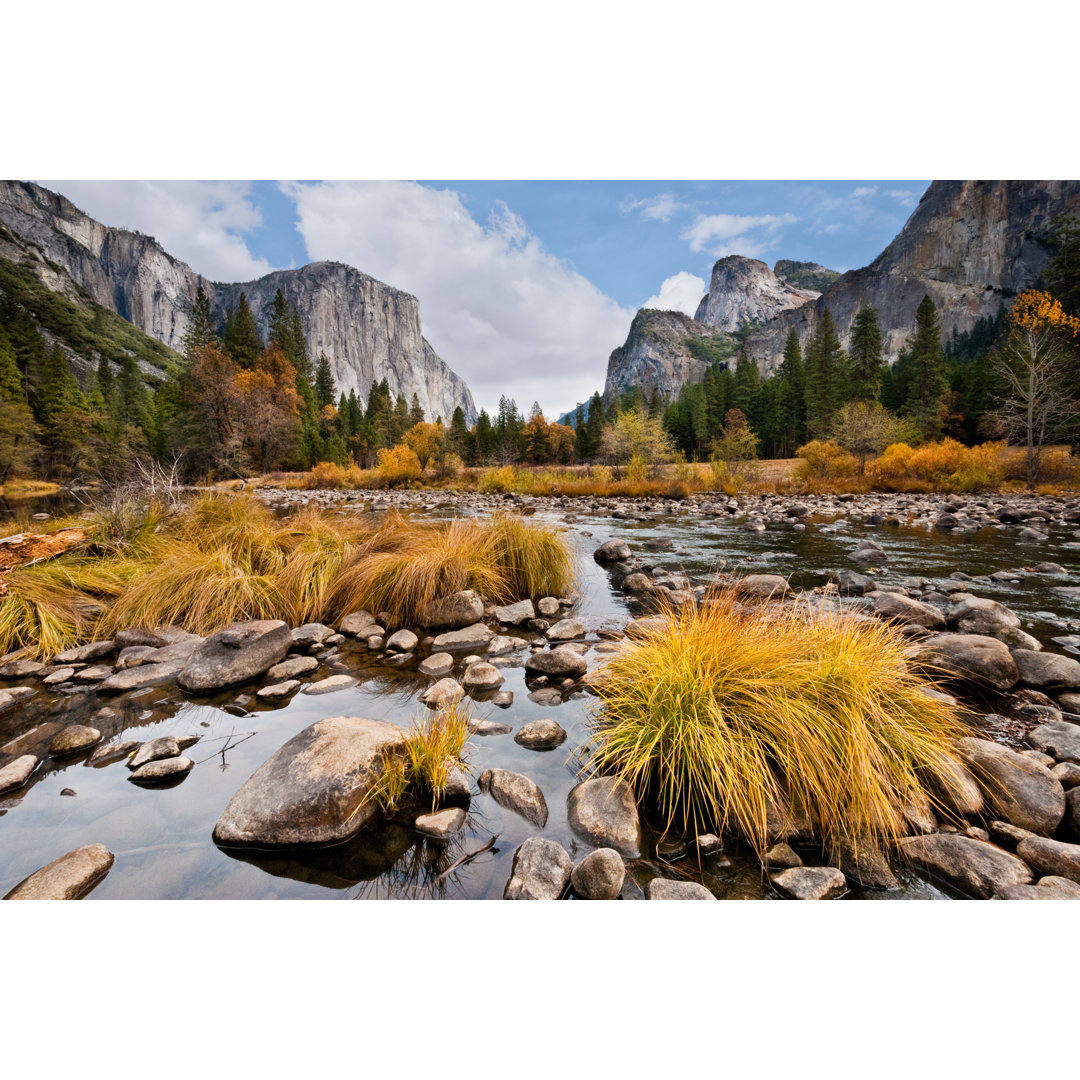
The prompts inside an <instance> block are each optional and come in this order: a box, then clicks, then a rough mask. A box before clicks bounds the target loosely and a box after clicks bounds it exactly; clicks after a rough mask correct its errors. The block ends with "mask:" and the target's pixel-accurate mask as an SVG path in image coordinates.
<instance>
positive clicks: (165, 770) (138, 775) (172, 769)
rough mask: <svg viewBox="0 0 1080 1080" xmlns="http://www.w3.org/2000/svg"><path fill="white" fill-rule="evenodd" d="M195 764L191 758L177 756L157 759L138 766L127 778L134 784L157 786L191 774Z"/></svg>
mask: <svg viewBox="0 0 1080 1080" xmlns="http://www.w3.org/2000/svg"><path fill="white" fill-rule="evenodd" d="M194 765H195V762H194V761H192V760H191V758H188V757H183V756H182V755H181V756H178V757H170V758H159V759H158V760H157V761H148V762H147V763H146V764H145V765H140V766H139V767H138V768H137V769H136V770H135V771H134V772H132V773H131V775H130V776H128V779H129V780H131V781H132V782H133V783H136V784H158V783H161V782H162V781H163V780H173V779H175V778H176V777H178V776H183V775H184V774H185V773H189V772H191V770H192V768H193V767H194Z"/></svg>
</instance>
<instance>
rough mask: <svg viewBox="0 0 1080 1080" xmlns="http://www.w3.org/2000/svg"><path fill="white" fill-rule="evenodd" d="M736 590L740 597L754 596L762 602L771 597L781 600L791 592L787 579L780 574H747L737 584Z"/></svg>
mask: <svg viewBox="0 0 1080 1080" xmlns="http://www.w3.org/2000/svg"><path fill="white" fill-rule="evenodd" d="M734 588H735V593H736V595H738V596H753V597H758V598H760V599H762V600H767V599H769V598H770V597H775V598H776V599H780V598H781V597H783V596H786V595H787V594H788V593H789V592H790V591H791V587H790V586H789V585H788V583H787V579H786V578H782V577H781V576H780V575H779V574H747V576H746V577H744V578H740V579H739V580H738V581H736V582H735V586H734Z"/></svg>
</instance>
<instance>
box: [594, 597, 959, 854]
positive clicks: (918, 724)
mask: <svg viewBox="0 0 1080 1080" xmlns="http://www.w3.org/2000/svg"><path fill="white" fill-rule="evenodd" d="M602 670H603V676H602V678H600V679H598V680H596V682H595V684H594V685H595V688H596V690H597V693H598V694H599V697H600V700H601V703H602V705H601V708H600V710H599V711H598V713H597V715H596V717H595V719H594V731H593V734H592V736H591V738H590V739H589V740H588V742H587V743H586V745H585V747H583V748H582V749H583V752H584V753H585V754H586V756H587V760H588V763H589V764H590V765H591V766H592V767H594V768H596V769H597V770H599V771H600V772H602V773H614V774H617V775H619V776H621V777H623V778H624V779H625V780H626V781H627V782H628V783H629V784H630V785H631V786H632V787H633V788H634V790H635V791H636V792H637V794H638V795H639V797H641V798H643V799H647V800H650V801H652V802H654V803H655V804H656V806H657V807H658V809H659V811H660V812H661V814H662V815H663V816H664V818H665V819H666V821H667V823H668V825H669V826H674V827H677V828H679V829H685V830H695V831H704V830H707V829H716V830H724V831H727V830H730V831H732V832H735V833H737V834H739V835H740V836H741V837H742V838H743V839H744V840H746V841H747V842H749V843H750V844H751V845H752V846H753V847H754V848H755V850H757V851H758V852H759V853H761V852H763V851H764V850H765V848H766V846H767V844H768V840H769V824H768V823H769V819H770V815H774V814H775V813H776V812H777V811H779V812H780V813H781V814H784V813H786V814H789V815H792V816H794V817H795V818H799V819H806V820H808V821H809V822H810V823H811V824H812V825H813V826H814V829H815V832H816V834H817V835H818V836H820V837H821V838H822V839H823V840H829V839H838V838H846V839H849V840H852V841H853V842H855V843H858V841H859V839H860V838H863V837H866V836H868V835H869V836H873V837H875V838H877V839H879V840H883V841H886V842H888V841H892V840H894V839H896V838H898V837H900V836H902V835H904V834H905V833H906V832H907V831H908V828H907V824H906V821H905V817H904V807H905V804H907V803H908V801H909V799H910V798H911V797H912V796H915V795H917V794H922V795H926V796H927V797H930V796H929V793H928V792H926V790H925V788H924V786H923V780H922V778H923V777H924V776H925V775H926V774H927V773H930V774H936V773H940V772H941V771H943V770H944V769H946V768H947V767H948V765H949V764H950V763H951V762H953V761H954V760H956V759H955V755H954V751H953V748H952V744H953V740H954V739H956V738H958V737H960V736H962V735H964V734H966V733H967V732H966V729H965V727H964V725H963V724H962V723H961V722H960V720H959V719H958V718H957V716H956V715H955V712H954V711H953V709H952V708H951V707H950V706H948V705H947V704H946V703H945V702H943V701H941V700H938V699H937V698H934V697H931V696H929V695H928V694H926V693H925V690H926V689H927V688H928V687H930V686H932V684H931V683H929V682H927V681H926V680H925V678H924V677H922V676H920V675H919V674H918V673H916V672H915V671H914V670H913V669H912V668H910V667H909V665H908V661H907V657H906V655H905V641H904V639H903V638H902V637H901V636H899V635H898V634H897V633H896V632H895V631H894V630H892V629H890V628H889V627H887V626H885V625H884V624H881V623H878V622H877V621H874V620H860V619H857V618H854V617H852V616H851V615H850V614H848V613H845V612H843V611H841V610H839V609H835V610H832V611H830V610H825V611H821V610H816V609H811V608H809V606H807V605H800V604H794V605H792V604H787V605H769V604H741V603H739V601H737V600H736V598H735V596H734V594H733V593H732V592H731V591H725V592H723V593H721V594H719V595H718V596H717V597H716V598H715V599H714V600H713V601H712V602H706V603H704V604H701V605H696V604H688V605H686V606H685V607H683V608H682V609H681V610H678V611H676V610H668V611H667V612H666V613H665V614H664V615H663V618H662V619H661V620H660V622H659V623H658V624H656V625H655V626H653V627H652V628H650V629H648V630H646V631H645V632H643V633H642V634H641V635H638V636H636V637H635V639H634V640H632V641H627V642H626V643H624V645H623V647H622V649H621V650H620V651H619V652H618V653H616V654H614V656H613V658H612V659H611V660H610V661H609V662H608V663H607V665H606V666H605V668H604V669H602ZM931 801H933V800H931Z"/></svg>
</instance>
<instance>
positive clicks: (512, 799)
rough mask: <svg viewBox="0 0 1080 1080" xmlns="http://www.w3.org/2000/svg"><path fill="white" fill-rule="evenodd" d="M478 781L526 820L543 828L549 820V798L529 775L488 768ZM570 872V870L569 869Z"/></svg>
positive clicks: (483, 787) (508, 808)
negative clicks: (546, 797) (545, 796)
mask: <svg viewBox="0 0 1080 1080" xmlns="http://www.w3.org/2000/svg"><path fill="white" fill-rule="evenodd" d="M477 783H478V784H479V785H480V790H481V791H482V792H484V794H485V795H490V796H491V797H492V798H493V799H494V800H495V801H496V802H497V803H498V804H499V805H500V806H502V807H505V808H506V809H507V810H513V812H514V813H515V814H520V815H521V816H522V817H523V818H524V819H525V820H526V821H530V822H532V824H533V825H536V826H538V827H539V828H541V829H542V828H543V827H544V826H545V825H546V824H547V820H548V807H547V800H545V798H544V793H543V792H542V791H541V790H540V788H539V787H537V785H536V784H534V783H533V781H532V780H530V779H529V778H528V777H527V776H522V775H521V773H516V772H510V771H509V770H508V769H486V770H485V771H484V772H482V773H481V774H480V778H479V780H477ZM567 873H568V874H569V870H568V871H567Z"/></svg>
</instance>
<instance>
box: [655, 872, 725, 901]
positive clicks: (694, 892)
mask: <svg viewBox="0 0 1080 1080" xmlns="http://www.w3.org/2000/svg"><path fill="white" fill-rule="evenodd" d="M645 899H646V900H715V899H716V897H715V896H713V894H712V893H711V892H709V890H708V889H706V888H705V886H704V885H699V884H698V883H697V882H696V881H672V880H671V878H662V877H655V878H653V879H652V881H649V882H647V883H646V885H645Z"/></svg>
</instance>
